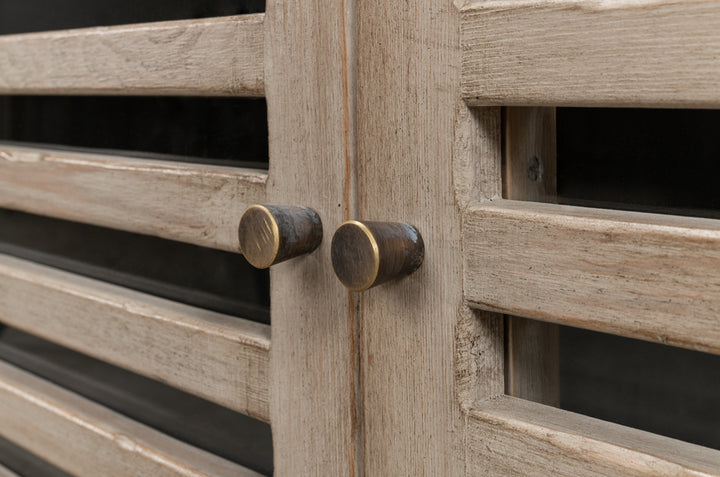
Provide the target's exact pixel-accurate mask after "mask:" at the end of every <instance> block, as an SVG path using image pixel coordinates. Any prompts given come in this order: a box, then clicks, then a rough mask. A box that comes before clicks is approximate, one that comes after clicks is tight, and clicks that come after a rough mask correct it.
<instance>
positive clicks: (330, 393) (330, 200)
mask: <svg viewBox="0 0 720 477" xmlns="http://www.w3.org/2000/svg"><path fill="white" fill-rule="evenodd" d="M354 13H355V11H354V2H353V0H343V1H335V2H331V1H322V0H283V1H280V0H270V1H268V2H267V11H266V15H265V31H266V36H265V52H266V56H265V58H266V70H265V78H266V79H267V81H266V90H265V91H266V96H267V104H268V121H269V134H270V170H269V180H268V190H267V201H268V203H269V204H275V205H301V206H307V207H311V208H313V209H314V210H315V211H317V212H318V214H319V215H320V217H321V218H322V223H323V229H324V238H323V242H322V244H321V245H320V247H319V248H318V249H317V250H316V251H315V252H313V253H312V254H310V255H308V256H305V257H301V258H297V259H294V260H290V261H287V262H284V263H282V264H279V265H276V266H274V267H273V269H272V270H271V272H270V279H271V316H272V346H271V351H270V396H271V397H270V419H271V423H272V427H273V441H274V442H273V444H274V448H275V453H274V458H275V473H276V475H278V476H293V475H342V476H353V475H359V474H360V473H361V467H360V465H361V463H362V458H361V456H360V455H359V452H360V448H359V446H358V442H359V441H358V439H359V429H360V426H359V422H358V418H357V408H356V406H357V399H358V381H357V378H358V374H357V362H358V356H357V353H358V351H357V350H358V348H357V339H356V333H357V322H356V314H355V309H354V307H353V306H352V303H351V300H350V299H349V296H348V292H347V290H345V288H343V286H342V285H341V284H340V282H339V281H338V280H337V279H336V278H335V276H334V274H333V269H332V264H331V263H330V242H331V239H332V235H333V232H334V231H335V230H336V229H337V228H338V226H339V225H340V224H341V223H342V222H343V220H345V219H347V218H350V217H351V216H352V215H354V214H355V200H356V199H355V196H354V194H355V188H354V182H353V180H354V179H353V178H354V171H355V136H354V134H355V110H354V104H355V103H354V94H355V83H354V64H355V53H354V49H355V43H354V41H353V37H354Z"/></svg>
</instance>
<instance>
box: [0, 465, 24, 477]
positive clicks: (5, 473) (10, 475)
mask: <svg viewBox="0 0 720 477" xmlns="http://www.w3.org/2000/svg"><path fill="white" fill-rule="evenodd" d="M0 477H20V476H19V475H18V474H16V473H15V472H13V471H12V470H10V469H8V468H7V467H5V466H3V465H2V464H0Z"/></svg>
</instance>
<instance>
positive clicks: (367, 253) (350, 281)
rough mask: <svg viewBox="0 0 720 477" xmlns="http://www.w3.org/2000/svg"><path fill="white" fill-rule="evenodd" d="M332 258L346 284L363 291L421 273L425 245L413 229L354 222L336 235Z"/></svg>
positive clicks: (351, 288)
mask: <svg viewBox="0 0 720 477" xmlns="http://www.w3.org/2000/svg"><path fill="white" fill-rule="evenodd" d="M331 255H332V264H333V268H334V269H335V274H336V275H337V277H338V278H339V279H340V281H341V282H342V284H343V285H345V286H346V287H347V288H349V289H350V290H352V291H361V290H367V289H368V288H371V287H374V286H376V285H380V284H381V283H385V282H387V281H390V280H394V279H397V278H401V277H404V276H406V275H410V274H411V273H412V272H414V271H415V270H417V269H418V267H419V266H420V265H421V264H422V261H423V257H424V256H425V245H424V243H423V239H422V237H421V236H420V233H419V232H418V231H417V229H416V228H415V227H413V226H412V225H408V224H406V223H403V222H364V221H363V222H360V221H357V220H350V221H348V222H345V223H344V224H342V225H341V226H340V227H339V228H338V229H337V231H336V232H335V235H334V236H333V240H332V246H331Z"/></svg>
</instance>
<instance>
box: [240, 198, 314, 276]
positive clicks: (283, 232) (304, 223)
mask: <svg viewBox="0 0 720 477" xmlns="http://www.w3.org/2000/svg"><path fill="white" fill-rule="evenodd" d="M322 236H323V229H322V222H321V221H320V216H319V215H318V214H317V212H315V211H314V210H312V209H311V208H309V207H284V206H277V205H253V206H250V207H248V209H247V210H246V211H245V213H244V214H243V216H242V218H241V219H240V227H239V228H238V237H239V239H240V250H241V251H242V253H243V255H245V259H247V261H248V262H250V264H251V265H252V266H253V267H256V268H268V267H269V266H270V265H275V264H276V263H280V262H283V261H285V260H288V259H290V258H293V257H297V256H298V255H303V254H306V253H310V252H312V251H313V250H315V249H316V248H318V246H319V245H320V242H322Z"/></svg>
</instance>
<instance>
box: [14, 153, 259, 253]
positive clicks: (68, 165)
mask: <svg viewBox="0 0 720 477" xmlns="http://www.w3.org/2000/svg"><path fill="white" fill-rule="evenodd" d="M266 180H267V174H266V173H265V172H263V171H260V170H255V169H244V168H235V167H225V166H211V165H199V164H197V165H195V164H189V163H177V162H169V161H158V160H149V159H133V158H127V157H120V156H109V155H98V154H84V153H75V152H65V151H53V150H46V149H35V148H25V147H17V146H9V145H2V144H0V207H5V208H8V209H17V210H22V211H25V212H30V213H34V214H40V215H46V216H51V217H57V218H61V219H66V220H74V221H77V222H84V223H90V224H93V225H100V226H104V227H110V228H115V229H120V230H126V231H129V232H136V233H142V234H146V235H154V236H158V237H162V238H166V239H171V240H177V241H180V242H188V243H192V244H195V245H201V246H204V247H211V248H218V249H222V250H227V251H231V252H238V253H239V252H240V246H239V243H238V237H237V227H238V224H239V223H240V217H241V216H242V213H243V212H244V210H245V208H246V207H247V206H249V205H251V204H254V203H263V202H264V201H265V183H266Z"/></svg>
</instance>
